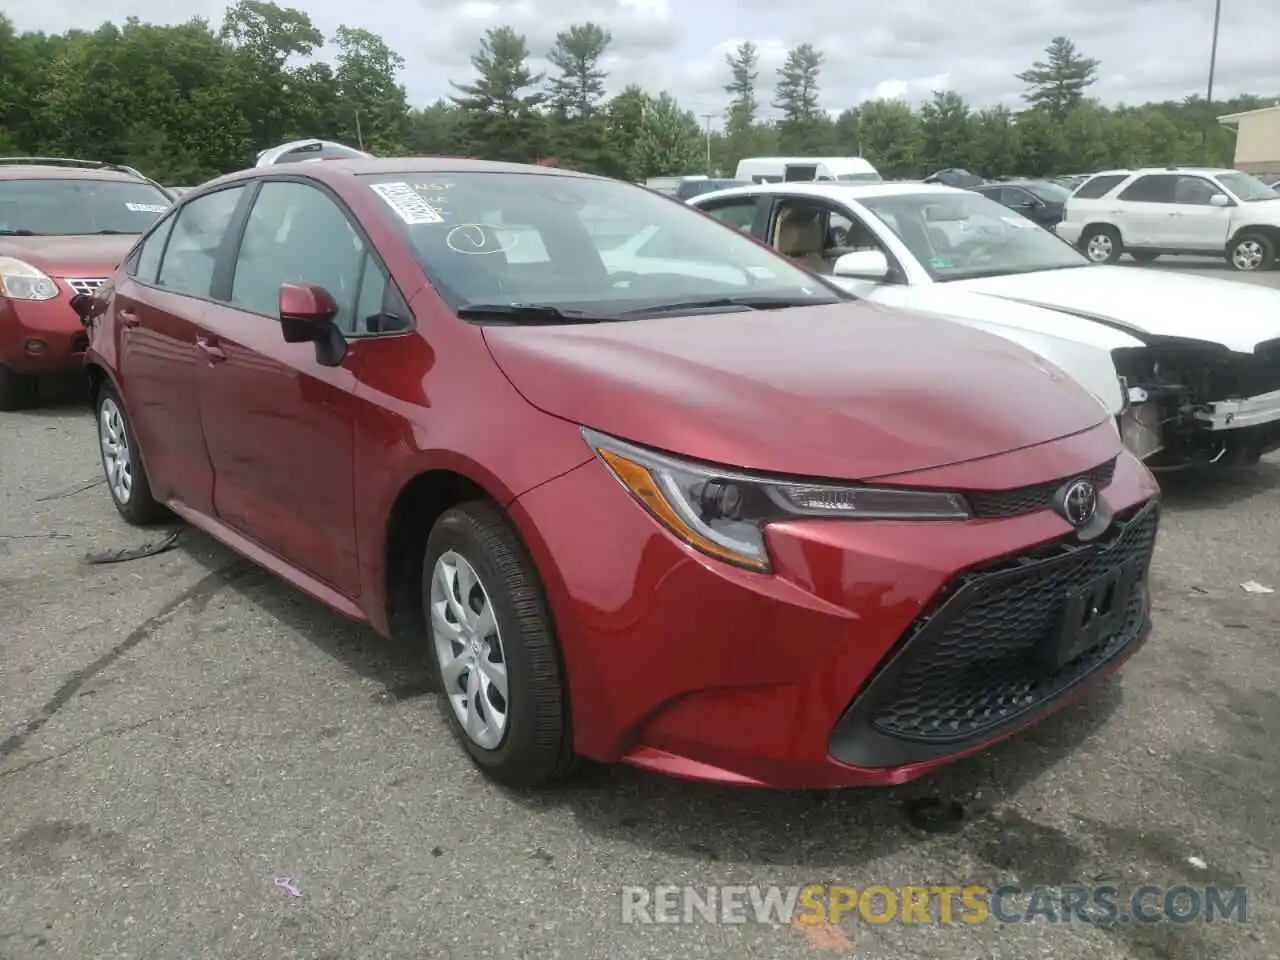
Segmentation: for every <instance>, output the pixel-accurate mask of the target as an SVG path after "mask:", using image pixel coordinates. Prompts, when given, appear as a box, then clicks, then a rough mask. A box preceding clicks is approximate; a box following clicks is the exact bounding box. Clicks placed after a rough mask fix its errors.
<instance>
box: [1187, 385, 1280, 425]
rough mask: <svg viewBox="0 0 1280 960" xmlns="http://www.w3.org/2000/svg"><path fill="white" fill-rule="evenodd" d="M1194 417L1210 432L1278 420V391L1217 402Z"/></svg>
mask: <svg viewBox="0 0 1280 960" xmlns="http://www.w3.org/2000/svg"><path fill="white" fill-rule="evenodd" d="M1195 417H1196V419H1197V420H1199V421H1200V422H1201V423H1203V424H1205V426H1206V427H1208V429H1210V430H1241V429H1243V428H1245V427H1257V426H1262V425H1263V424H1268V423H1275V422H1276V421H1278V420H1280V390H1273V391H1271V392H1270V393H1263V394H1260V395H1258V396H1256V397H1245V398H1244V399H1241V400H1217V401H1215V402H1213V403H1209V404H1206V405H1205V409H1203V410H1197V411H1196V413H1195Z"/></svg>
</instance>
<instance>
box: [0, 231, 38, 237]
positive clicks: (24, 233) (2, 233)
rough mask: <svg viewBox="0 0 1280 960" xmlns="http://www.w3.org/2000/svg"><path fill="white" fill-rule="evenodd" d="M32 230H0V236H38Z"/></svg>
mask: <svg viewBox="0 0 1280 960" xmlns="http://www.w3.org/2000/svg"><path fill="white" fill-rule="evenodd" d="M38 236H39V234H38V233H36V232H35V231H34V230H0V237H38Z"/></svg>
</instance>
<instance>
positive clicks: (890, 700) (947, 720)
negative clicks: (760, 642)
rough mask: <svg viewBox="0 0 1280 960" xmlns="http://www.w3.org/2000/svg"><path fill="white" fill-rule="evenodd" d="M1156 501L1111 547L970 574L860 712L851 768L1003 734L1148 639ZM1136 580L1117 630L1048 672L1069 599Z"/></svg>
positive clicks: (844, 735) (871, 689)
mask: <svg viewBox="0 0 1280 960" xmlns="http://www.w3.org/2000/svg"><path fill="white" fill-rule="evenodd" d="M1158 524H1159V507H1158V504H1157V503H1155V502H1154V501H1153V502H1151V503H1149V504H1148V505H1147V506H1146V507H1144V508H1142V509H1140V510H1139V511H1137V512H1136V513H1134V514H1132V515H1131V516H1129V517H1128V518H1127V519H1118V520H1117V521H1116V522H1115V523H1113V525H1112V528H1111V530H1110V531H1109V532H1108V535H1107V536H1106V537H1105V538H1104V541H1103V542H1099V541H1094V542H1091V543H1088V544H1078V543H1069V542H1062V543H1059V544H1057V545H1055V546H1054V547H1051V548H1049V549H1048V550H1042V551H1038V552H1037V553H1036V554H1034V555H1031V556H1025V557H1018V558H1015V559H1012V560H1008V561H1005V562H1003V563H1000V564H998V565H997V566H995V567H994V568H990V569H987V570H982V571H977V572H974V573H970V574H967V575H964V576H962V577H960V578H959V579H958V580H957V581H956V582H955V583H954V584H952V586H951V588H950V589H949V590H948V592H947V595H946V599H945V600H944V601H943V602H942V604H941V605H940V606H939V607H938V608H937V609H936V610H934V611H933V612H932V613H931V614H928V615H926V616H924V617H921V618H920V619H919V620H918V621H916V623H915V624H914V625H913V626H912V627H911V629H910V630H909V631H908V632H907V634H906V636H905V638H904V639H903V640H902V641H901V643H900V644H899V646H898V648H897V651H896V652H895V653H894V654H892V655H891V656H890V658H889V659H888V661H887V663H886V665H885V666H884V667H882V668H881V670H880V671H879V672H878V673H877V674H876V676H875V677H873V678H872V680H871V682H870V683H869V684H868V685H867V686H866V687H865V688H864V690H863V691H862V693H860V694H859V695H858V697H857V698H855V700H854V701H853V703H852V704H851V705H850V707H849V709H848V711H846V713H845V715H844V717H843V718H842V719H841V721H840V723H839V724H838V725H837V727H836V730H835V731H834V732H833V735H832V738H831V752H832V755H833V756H835V757H836V759H838V760H842V761H843V762H845V763H851V764H856V765H865V766H886V765H893V764H898V763H907V762H915V761H917V760H924V759H929V758H930V757H932V756H941V755H945V754H946V753H950V752H954V751H955V750H956V749H959V748H962V747H963V746H964V745H965V743H966V741H967V742H979V741H981V740H983V739H989V738H990V737H992V736H995V735H996V734H997V733H998V732H999V731H1000V729H1001V728H1003V727H1006V726H1010V725H1012V724H1013V723H1015V722H1016V721H1018V720H1019V719H1020V718H1024V717H1028V716H1029V715H1030V714H1033V713H1035V712H1037V711H1038V710H1040V709H1042V708H1044V707H1046V706H1047V705H1048V704H1049V703H1051V702H1052V701H1053V700H1054V699H1055V698H1057V697H1058V696H1060V695H1061V694H1063V693H1065V692H1066V691H1067V690H1068V689H1069V688H1071V687H1072V686H1074V685H1075V684H1076V683H1078V682H1079V681H1081V680H1083V679H1084V678H1085V677H1087V676H1088V675H1089V674H1091V673H1093V672H1094V671H1095V670H1097V669H1098V668H1100V667H1102V666H1104V665H1105V664H1107V663H1109V662H1111V661H1113V660H1115V659H1117V658H1119V657H1121V656H1122V655H1126V654H1127V653H1131V652H1132V651H1133V650H1134V649H1136V648H1137V646H1138V645H1140V644H1141V643H1142V641H1143V640H1145V639H1146V636H1147V634H1148V633H1149V631H1150V619H1149V601H1148V595H1147V589H1146V581H1147V571H1148V568H1149V566H1150V563H1151V556H1152V553H1153V552H1154V550H1155V541H1156V531H1157V527H1158ZM1119 568H1126V569H1129V570H1130V571H1131V572H1132V578H1133V579H1132V580H1131V581H1130V582H1131V583H1132V585H1133V586H1132V589H1131V591H1130V592H1129V593H1128V595H1127V597H1126V598H1125V600H1124V601H1123V605H1122V607H1121V608H1120V609H1118V610H1117V611H1116V614H1115V619H1114V621H1113V624H1114V629H1112V630H1110V632H1108V633H1106V634H1104V635H1103V636H1101V638H1100V642H1099V643H1098V644H1097V645H1096V646H1094V647H1092V648H1091V649H1088V650H1086V651H1085V652H1083V653H1080V654H1078V655H1075V656H1073V657H1072V658H1071V659H1070V660H1068V662H1066V663H1061V664H1049V663H1046V661H1045V652H1046V650H1047V649H1050V648H1051V647H1052V645H1053V644H1054V642H1055V640H1056V638H1057V636H1058V631H1059V629H1060V625H1061V624H1062V622H1063V619H1064V617H1065V616H1066V615H1067V607H1068V602H1069V598H1070V597H1071V596H1072V594H1073V593H1075V592H1076V591H1079V590H1082V589H1083V588H1086V587H1087V586H1088V585H1090V584H1092V583H1095V582H1096V581H1097V580H1098V578H1100V577H1105V576H1106V575H1107V574H1108V573H1109V572H1111V571H1113V570H1116V569H1119Z"/></svg>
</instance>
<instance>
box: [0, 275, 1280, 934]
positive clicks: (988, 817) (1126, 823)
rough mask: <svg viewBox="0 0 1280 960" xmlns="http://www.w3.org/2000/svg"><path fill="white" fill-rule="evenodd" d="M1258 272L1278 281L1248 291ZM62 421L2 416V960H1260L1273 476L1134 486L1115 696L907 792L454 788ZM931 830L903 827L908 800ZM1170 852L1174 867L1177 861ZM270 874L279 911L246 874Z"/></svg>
mask: <svg viewBox="0 0 1280 960" xmlns="http://www.w3.org/2000/svg"><path fill="white" fill-rule="evenodd" d="M1277 279H1280V277H1278V278H1277ZM98 475H99V466H98V461H97V453H96V449H95V446H94V432H93V422H92V418H91V416H90V415H89V414H88V412H87V411H86V410H85V409H84V408H83V407H82V406H80V405H78V404H77V402H76V400H75V399H74V398H69V399H66V400H63V401H60V402H58V403H56V404H55V405H54V406H52V407H49V408H47V409H43V410H38V411H33V412H28V413H22V414H8V415H0V615H2V618H0V624H2V626H0V958H3V960H26V958H52V957H68V958H76V960H113V958H124V957H130V958H156V960H169V958H174V960H177V958H186V957H192V958H205V957H216V958H220V960H223V958H226V960H238V958H253V960H262V958H267V960H274V958H295V957H296V958H331V960H348V958H352V960H354V958H378V960H387V958H396V960H399V958H405V960H419V958H433V960H434V958H446V957H460V958H461V957H466V958H468V960H471V958H476V957H483V958H495V960H496V958H517V957H519V958H555V957H569V958H574V960H581V958H588V960H597V958H599V960H605V958H608V960H629V958H637V960H641V958H643V960H659V958H671V960H689V958H695V957H723V958H732V960H746V958H756V957H759V958H766V957H767V958H770V960H790V958H799V957H821V956H833V955H843V956H854V957H865V958H883V960H915V958H920V960H950V958H957V960H1030V958H1038V957H1041V958H1052V960H1077V958H1079V960H1085V958H1088V960H1104V958H1153V960H1154V958H1172V960H1251V958H1275V957H1278V956H1280V923H1278V922H1277V919H1276V912H1275V904H1276V902H1277V892H1278V891H1277V883H1278V871H1277V865H1278V864H1280V860H1278V859H1277V850H1280V846H1278V842H1280V816H1278V815H1277V812H1276V811H1277V810H1278V809H1280V807H1278V806H1277V797H1276V793H1277V784H1278V783H1280V736H1278V734H1280V695H1278V694H1277V691H1278V690H1280V666H1278V660H1277V656H1276V640H1277V637H1280V593H1276V594H1252V593H1248V592H1245V591H1244V590H1242V589H1241V587H1240V584H1241V583H1243V582H1245V581H1249V580H1256V581H1258V582H1260V583H1262V584H1265V585H1268V586H1272V587H1276V588H1278V589H1280V551H1278V550H1277V549H1276V543H1277V542H1278V541H1280V460H1278V459H1272V460H1269V461H1267V462H1264V463H1263V464H1261V465H1259V466H1258V467H1256V468H1253V469H1249V470H1245V471H1242V472H1240V473H1238V474H1236V475H1233V476H1229V477H1221V478H1218V479H1205V478H1195V479H1193V478H1178V479H1177V482H1174V481H1172V480H1170V481H1168V482H1167V483H1166V503H1167V507H1166V516H1165V521H1164V525H1163V533H1162V535H1161V541H1160V546H1159V551H1158V556H1157V560H1156V564H1155V570H1154V581H1155V583H1154V585H1155V608H1156V614H1155V615H1156V618H1157V619H1156V629H1155V633H1154V636H1153V638H1152V640H1151V642H1150V643H1149V644H1148V646H1147V647H1146V648H1145V649H1144V650H1143V651H1142V652H1141V653H1140V654H1139V655H1138V656H1137V657H1136V658H1135V659H1134V660H1133V661H1132V662H1131V663H1130V664H1129V666H1128V667H1127V669H1125V670H1124V672H1123V673H1122V674H1121V676H1120V678H1119V679H1118V680H1116V681H1114V682H1111V683H1108V684H1106V685H1104V686H1103V687H1101V688H1100V689H1099V690H1097V691H1096V692H1095V693H1094V694H1093V695H1092V696H1090V697H1088V698H1087V699H1085V700H1083V701H1081V702H1080V703H1078V704H1077V705H1076V706H1074V707H1072V708H1070V709H1069V710H1068V711H1067V712H1065V713H1064V714H1061V715H1059V716H1058V717H1057V718H1055V719H1052V720H1050V721H1048V722H1046V723H1044V724H1043V725H1041V726H1039V727H1038V728H1036V729H1034V730H1033V731H1031V732H1029V733H1027V734H1025V735H1023V736H1021V737H1018V738H1017V739H1015V740H1013V741H1011V742H1008V743H1006V744H1005V745H1002V746H1000V747H998V748H996V749H994V750H992V751H991V752H989V753H987V754H985V755H983V756H980V757H978V758H976V759H973V760H970V761H966V762H963V763H961V764H959V765H957V766H954V767H952V768H950V769H948V770H946V771H945V772H943V773H941V774H939V775H936V776H934V777H933V778H932V779H929V780H927V781H925V782H921V783H916V784H913V785H911V786H908V787H904V788H901V789H894V790H882V791H845V792H838V793H823V794H778V793H754V792H742V791H737V790H732V789H720V788H714V787H708V786H700V785H695V784H687V783H681V782H676V781H669V780H663V779H659V778H656V777H653V776H649V775H645V774H641V773H639V772H636V771H633V770H630V769H626V768H610V769H602V768H588V769H586V770H585V771H583V773H582V774H581V775H580V776H579V777H578V779H577V780H575V781H574V782H573V783H571V784H570V785H567V786H565V787H562V788H559V789H557V790H554V791H552V792H550V793H546V794H544V795H540V796H525V795H520V794H516V793H509V792H505V791H503V790H501V789H498V788H497V787H494V786H492V785H490V784H489V783H487V782H486V781H485V780H484V779H482V777H481V776H480V775H479V774H478V773H476V772H475V771H474V770H473V769H472V768H471V767H470V765H469V764H468V763H467V762H466V761H465V760H464V758H463V754H462V752H461V751H460V749H459V748H458V747H457V746H456V745H455V744H454V743H453V741H452V740H451V738H450V736H449V734H448V731H447V729H446V727H445V725H444V721H443V717H442V714H441V713H440V711H439V704H438V702H437V698H436V697H435V695H434V694H433V693H432V692H431V691H430V689H429V687H428V685H427V683H426V679H425V678H426V676H427V670H426V663H425V660H424V659H423V657H422V655H421V654H420V653H417V652H415V651H412V650H404V649H399V648H396V647H392V646H389V645H386V644H384V643H383V642H382V641H380V640H378V639H377V638H375V637H374V636H373V635H372V634H371V633H369V632H368V631H366V630H364V629H361V628H358V627H355V626H353V625H351V624H349V623H348V622H346V621H344V620H342V619H341V618H339V617H337V616H335V615H333V614H330V613H329V612H327V611H326V610H325V609H323V608H321V607H320V606H319V605H317V604H315V603H313V602H311V601H310V600H308V599H306V598H305V597H303V596H301V595H300V594H298V593H296V592H295V591H293V590H292V589H290V588H289V587H287V586H285V585H283V584H282V583H279V582H277V581H275V580H273V579H272V578H271V577H270V576H268V575H266V574H265V573H262V572H260V571H258V570H257V569H255V568H253V567H251V566H249V565H247V564H245V563H243V562H241V561H238V560H237V559H236V558H235V557H234V556H233V555H232V554H230V553H229V552H228V551H226V550H225V549H223V548H221V547H219V546H217V545H216V544H214V543H212V542H210V541H209V540H208V539H206V538H204V537H202V536H200V535H197V534H195V533H194V532H191V531H187V532H184V533H183V534H182V536H181V539H180V540H179V542H178V545H177V546H176V548H175V549H172V550H169V551H166V552H162V553H158V554H156V555H154V556H150V557H144V558H141V559H134V560H128V561H124V562H120V563H115V564H90V563H87V562H86V560H85V557H86V555H87V554H89V553H93V552H104V551H106V552H110V551H118V550H122V549H126V548H136V547H142V546H145V545H147V544H148V543H149V542H155V541H157V540H162V539H163V537H164V531H163V530H160V531H157V532H142V531H137V530H132V529H130V528H128V527H126V526H125V525H124V524H123V523H122V522H121V521H120V520H119V519H118V518H117V516H116V514H115V511H114V510H113V508H112V507H111V504H110V501H109V499H108V495H107V493H106V491H105V489H104V488H103V487H102V486H101V485H96V486H95V485H93V484H94V482H95V481H96V479H97V477H98ZM919 798H941V799H943V800H945V801H948V802H949V801H955V802H957V803H959V804H961V805H962V806H963V808H964V811H965V820H964V822H963V823H962V824H961V826H960V829H958V830H954V831H951V832H941V831H933V832H930V831H928V830H924V829H920V828H919V827H917V826H914V825H913V824H912V823H911V822H910V821H909V820H908V818H907V816H906V811H907V810H908V809H909V806H910V804H911V802H912V801H914V800H917V799H919ZM1189 858H1197V864H1200V863H1201V862H1202V865H1197V864H1192V863H1191V862H1189ZM284 878H289V880H290V881H291V882H292V884H293V886H294V887H295V888H296V890H297V891H298V892H299V893H300V896H295V895H294V894H293V893H291V892H290V891H289V890H287V889H285V888H284V887H283V886H279V885H277V883H276V881H277V880H282V881H283V879H284ZM663 883H671V884H692V885H696V886H699V887H703V886H706V885H709V884H755V883H758V884H780V885H791V884H811V883H839V884H850V885H854V886H857V887H859V888H862V887H865V886H868V885H871V884H888V885H889V886H902V885H913V884H926V885H928V884H948V883H955V884H969V883H974V884H979V883H980V884H990V885H997V884H1000V883H1016V884H1019V885H1021V886H1023V887H1024V888H1026V887H1031V886H1033V885H1035V884H1048V885H1063V884H1074V883H1081V884H1086V885H1091V884H1097V883H1109V884H1114V885H1117V886H1120V887H1122V888H1127V889H1132V888H1134V887H1137V886H1139V885H1142V884H1144V883H1150V884H1154V885H1157V886H1160V887H1170V886H1173V885H1176V884H1181V883H1187V884H1190V885H1193V886H1199V887H1202V888H1203V886H1204V885H1206V884H1219V885H1225V886H1228V887H1234V886H1236V885H1238V884H1244V885H1247V886H1248V897H1249V899H1248V913H1247V916H1248V922H1247V923H1244V924H1234V923H1232V924H1223V923H1218V924H1215V925H1213V926H1207V925H1204V924H1199V923H1197V924H1191V925H1188V926H1181V927H1180V926H1176V925H1173V924H1160V925H1154V926H1148V925H1140V924H1127V925H1117V926H1114V927H1112V928H1098V927H1091V926H1088V925H1085V924H1081V923H1079V922H1073V923H1070V924H1059V925H1054V926H1048V925H1046V924H1045V923H1044V922H1043V921H1038V922H1037V923H1035V924H1034V925H1012V926H1000V925H997V924H996V923H994V922H988V923H986V924H984V925H981V926H967V925H960V924H957V925H953V926H949V927H946V926H941V925H935V926H920V925H908V926H903V925H898V924H888V925H871V924H868V923H866V922H865V921H863V920H861V919H853V918H847V919H846V920H845V921H844V922H842V923H840V924H839V925H837V926H835V927H826V926H818V927H811V928H809V927H804V928H802V927H800V926H783V925H768V924H754V923H752V924H747V925H712V924H709V923H706V922H703V921H697V922H695V923H693V924H688V925H685V924H681V925H674V926H637V925H624V924H623V923H622V922H621V889H622V888H623V887H624V886H630V885H652V884H663Z"/></svg>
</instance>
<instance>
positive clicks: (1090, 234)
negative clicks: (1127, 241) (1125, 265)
mask: <svg viewBox="0 0 1280 960" xmlns="http://www.w3.org/2000/svg"><path fill="white" fill-rule="evenodd" d="M1095 239H1105V240H1106V241H1107V243H1109V244H1110V247H1109V250H1110V253H1108V254H1107V256H1106V259H1097V258H1095V257H1094V256H1093V255H1091V254H1090V253H1089V249H1090V247H1091V246H1092V244H1093V242H1094V240H1095ZM1080 252H1081V253H1083V254H1084V255H1085V256H1086V257H1088V259H1089V261H1090V262H1091V263H1115V262H1116V261H1117V260H1119V259H1120V257H1121V255H1122V254H1123V253H1124V244H1123V243H1121V242H1120V231H1119V230H1117V229H1116V228H1115V227H1109V226H1093V227H1089V228H1088V229H1087V230H1085V232H1084V233H1083V234H1082V235H1081V236H1080Z"/></svg>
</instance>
